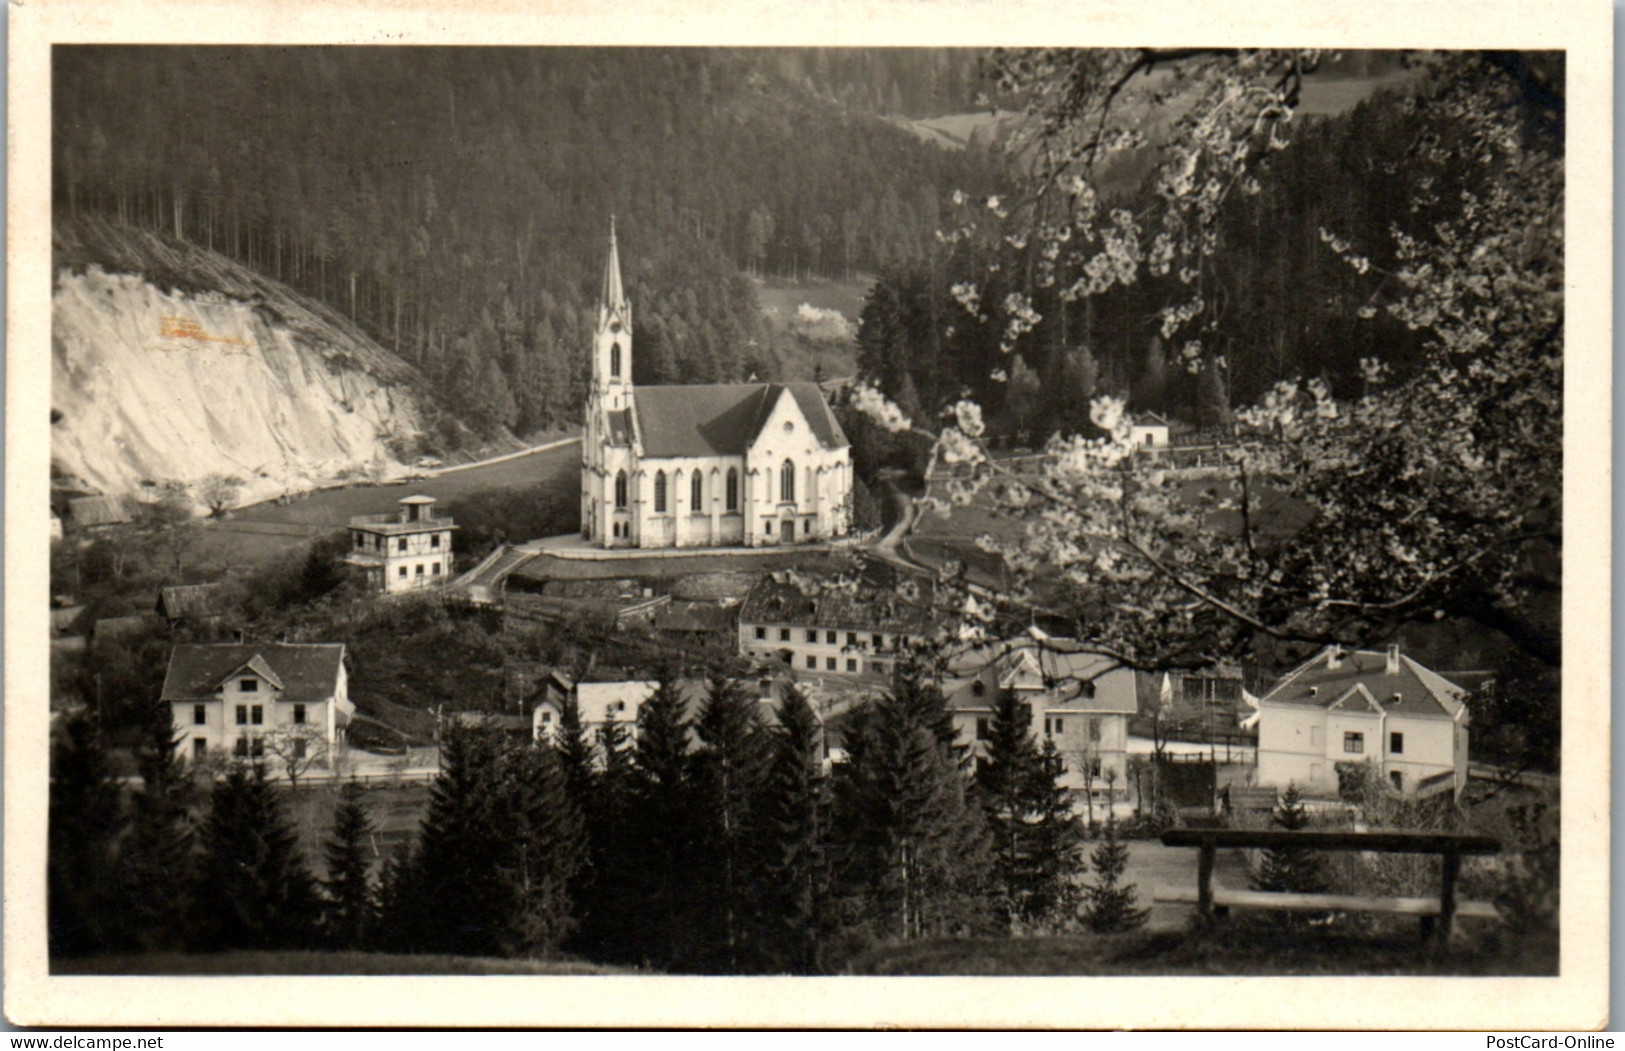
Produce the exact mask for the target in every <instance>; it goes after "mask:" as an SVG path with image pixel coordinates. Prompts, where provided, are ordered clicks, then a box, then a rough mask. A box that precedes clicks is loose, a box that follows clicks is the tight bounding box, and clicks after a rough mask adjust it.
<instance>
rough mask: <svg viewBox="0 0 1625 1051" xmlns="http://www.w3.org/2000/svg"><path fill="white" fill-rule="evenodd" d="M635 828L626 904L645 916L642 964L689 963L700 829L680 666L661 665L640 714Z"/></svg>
mask: <svg viewBox="0 0 1625 1051" xmlns="http://www.w3.org/2000/svg"><path fill="white" fill-rule="evenodd" d="M633 764H634V766H633V777H632V792H631V803H632V805H631V809H630V816H631V824H632V827H631V828H629V829H628V833H629V838H628V841H627V846H628V858H627V869H628V871H627V873H626V875H627V879H628V883H629V884H630V886H629V887H628V890H629V892H630V893H628V894H626V895H625V896H624V897H623V898H622V907H623V908H626V909H628V910H630V911H632V912H633V913H635V914H637V915H639V916H640V917H641V920H642V923H641V925H640V926H639V928H638V929H637V931H636V942H635V944H633V945H629V946H628V947H627V948H628V949H629V950H630V951H631V952H632V953H633V954H634V958H635V959H637V960H639V961H647V962H649V963H650V964H652V965H654V966H656V967H659V968H662V969H669V968H672V967H674V966H688V965H689V963H690V959H691V955H692V953H691V950H692V948H693V946H694V944H695V942H696V936H695V932H694V930H693V911H694V910H693V903H692V900H691V896H690V893H689V891H690V886H691V884H690V880H689V878H688V874H689V873H690V872H691V871H692V869H693V862H694V853H695V841H696V834H697V831H698V823H697V815H696V813H695V808H694V805H693V799H694V793H693V783H692V777H691V770H690V763H689V722H688V716H687V712H686V709H685V705H684V701H683V694H682V684H681V682H680V681H679V679H678V677H677V670H676V669H675V668H671V667H666V668H662V669H661V670H660V672H659V682H658V685H657V686H656V688H655V691H654V693H653V694H652V695H651V696H650V697H649V699H648V700H646V701H644V702H643V707H642V709H641V710H640V711H639V713H638V738H637V743H636V745H635V746H634V748H633Z"/></svg>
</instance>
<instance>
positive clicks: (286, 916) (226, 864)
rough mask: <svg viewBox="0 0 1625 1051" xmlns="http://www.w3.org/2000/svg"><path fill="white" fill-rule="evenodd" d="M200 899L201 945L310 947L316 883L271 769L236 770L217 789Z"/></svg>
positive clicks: (205, 840) (206, 833)
mask: <svg viewBox="0 0 1625 1051" xmlns="http://www.w3.org/2000/svg"><path fill="white" fill-rule="evenodd" d="M202 848H203V855H202V858H201V859H200V861H199V864H198V879H197V886H196V890H195V893H196V894H197V896H198V900H199V901H200V902H207V903H208V905H207V907H206V908H200V909H199V919H200V921H201V927H202V939H201V941H202V944H203V945H204V946H205V947H207V948H211V949H227V948H235V949H278V948H292V947H297V946H302V945H306V944H308V943H309V942H310V940H311V939H310V934H311V930H312V928H313V927H314V924H315V920H316V913H317V901H316V891H315V883H314V881H313V880H312V878H311V875H310V870H309V869H308V868H307V867H306V866H305V859H304V858H303V857H302V856H301V855H300V853H299V847H298V843H297V838H296V836H295V834H294V830H293V827H292V825H291V824H290V823H289V821H288V818H287V815H286V813H285V812H284V810H283V807H282V801H281V799H280V798H278V796H277V795H276V789H275V788H274V787H272V785H271V784H270V782H268V781H267V780H266V779H265V767H264V766H262V765H260V764H255V765H254V766H252V767H246V766H243V765H242V764H238V765H236V766H234V767H233V768H232V769H231V771H230V772H229V773H228V774H227V775H226V777H225V779H224V780H222V781H220V782H218V783H217V784H216V785H215V787H214V792H213V794H212V796H211V798H210V806H209V816H208V818H207V820H205V821H204V823H203V834H202Z"/></svg>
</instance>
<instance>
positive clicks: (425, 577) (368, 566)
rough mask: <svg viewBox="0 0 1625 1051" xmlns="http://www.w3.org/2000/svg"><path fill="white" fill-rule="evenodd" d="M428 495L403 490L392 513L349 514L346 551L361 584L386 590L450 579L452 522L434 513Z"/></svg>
mask: <svg viewBox="0 0 1625 1051" xmlns="http://www.w3.org/2000/svg"><path fill="white" fill-rule="evenodd" d="M434 502H435V501H434V497H432V496H408V497H406V498H405V499H403V500H401V501H400V510H399V511H398V512H396V513H395V514H380V515H356V516H355V517H353V518H351V519H350V552H349V554H348V555H346V556H345V559H344V561H345V563H346V564H347V565H350V566H353V567H355V569H356V570H357V571H358V572H359V573H360V574H361V575H362V577H363V579H364V580H365V582H366V584H367V586H368V587H369V588H371V589H372V590H374V591H379V592H382V593H384V594H386V595H393V594H397V593H399V592H402V591H415V590H418V589H419V588H430V587H438V586H440V585H442V584H444V583H446V582H447V581H448V580H450V579H451V534H452V531H453V530H454V529H456V528H457V524H456V523H455V522H453V521H452V520H451V519H450V518H442V517H438V516H436V514H435V512H434Z"/></svg>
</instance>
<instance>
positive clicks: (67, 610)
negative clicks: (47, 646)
mask: <svg viewBox="0 0 1625 1051" xmlns="http://www.w3.org/2000/svg"><path fill="white" fill-rule="evenodd" d="M84 612H85V607H84V604H83V603H80V604H79V605H77V606H64V607H62V608H61V609H53V610H52V611H51V631H52V633H53V634H57V635H66V634H67V633H68V632H69V631H71V630H72V629H73V626H74V622H75V621H77V620H78V619H79V618H80V616H82V615H83V614H84Z"/></svg>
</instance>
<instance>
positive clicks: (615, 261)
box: [598, 215, 628, 318]
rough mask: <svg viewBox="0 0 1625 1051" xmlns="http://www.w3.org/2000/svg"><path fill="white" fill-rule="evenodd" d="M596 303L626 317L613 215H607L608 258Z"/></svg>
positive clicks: (624, 295)
mask: <svg viewBox="0 0 1625 1051" xmlns="http://www.w3.org/2000/svg"><path fill="white" fill-rule="evenodd" d="M598 305H599V306H600V307H602V308H603V309H605V310H609V311H613V312H615V313H618V314H620V315H621V316H622V317H623V318H625V317H626V315H627V313H628V311H627V309H626V305H627V304H626V292H625V291H624V290H623V289H622V287H621V257H620V255H619V254H618V253H617V252H616V250H615V217H614V216H613V215H612V216H610V217H609V259H608V260H606V261H605V263H604V288H603V291H602V292H601V293H600V294H599V299H598Z"/></svg>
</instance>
